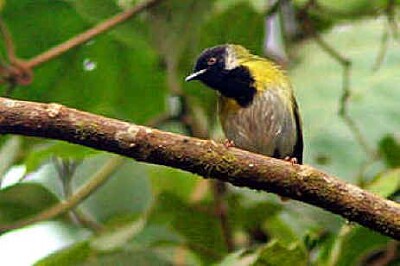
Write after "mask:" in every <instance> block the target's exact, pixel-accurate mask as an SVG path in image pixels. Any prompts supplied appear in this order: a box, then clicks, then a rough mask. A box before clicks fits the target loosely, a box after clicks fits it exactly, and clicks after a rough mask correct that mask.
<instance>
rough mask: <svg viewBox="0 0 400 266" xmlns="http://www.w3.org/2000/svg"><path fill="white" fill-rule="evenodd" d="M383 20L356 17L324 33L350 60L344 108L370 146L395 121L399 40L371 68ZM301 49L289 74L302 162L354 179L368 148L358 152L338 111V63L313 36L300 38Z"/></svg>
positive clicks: (395, 129) (394, 127) (392, 127)
mask: <svg viewBox="0 0 400 266" xmlns="http://www.w3.org/2000/svg"><path fill="white" fill-rule="evenodd" d="M383 25H384V24H383V23H380V20H371V21H360V22H358V23H353V24H346V25H341V26H337V27H335V28H334V29H332V31H331V32H329V33H327V34H325V35H323V38H325V40H326V41H327V42H328V43H329V44H331V45H332V46H333V47H334V48H335V49H336V50H337V51H339V52H340V53H342V54H343V55H344V56H346V57H348V58H349V59H350V60H351V61H352V63H353V64H352V66H353V68H352V72H351V76H350V78H351V87H350V89H351V97H350V99H349V110H348V112H349V115H350V116H351V117H352V118H353V119H354V121H355V123H356V125H357V126H358V127H359V128H360V130H361V132H362V134H363V136H364V137H365V138H366V140H367V144H368V145H369V146H370V147H372V148H375V147H376V143H377V142H378V141H379V140H380V139H382V138H383V136H386V135H387V134H388V133H389V134H390V133H395V132H398V128H399V127H400V120H399V119H398V102H397V100H396V99H398V98H399V97H400V95H399V90H397V87H398V84H399V82H400V78H399V75H397V74H396V73H397V71H398V61H399V60H400V56H399V54H400V53H399V48H398V46H392V45H389V49H388V51H387V55H386V57H385V58H386V60H385V61H384V62H383V65H382V67H381V69H380V70H379V71H377V72H372V67H373V65H374V63H375V60H376V56H377V52H378V50H377V49H378V47H379V45H380V39H381V34H382V30H383ZM300 55H301V62H300V63H299V64H298V65H297V66H296V67H295V68H294V69H293V70H292V71H290V74H291V77H292V79H293V84H294V86H295V87H296V92H297V96H298V102H299V105H300V109H301V114H302V117H303V122H304V123H303V125H304V135H305V162H306V163H309V164H312V165H315V166H317V167H320V168H323V169H325V170H327V171H329V172H330V173H332V174H336V175H338V176H340V177H342V178H344V179H346V180H348V181H355V179H354V178H355V177H356V176H357V175H358V174H359V172H360V168H361V167H362V164H363V163H365V161H366V160H367V156H370V154H366V153H364V152H363V149H362V148H361V146H360V145H359V143H358V142H357V141H356V139H355V136H354V134H353V133H352V132H351V131H350V129H349V128H348V127H347V126H346V124H345V123H344V122H343V120H342V119H341V118H340V117H339V116H338V109H339V102H340V98H341V94H342V71H343V70H342V67H341V66H340V65H339V64H338V63H337V62H336V61H334V60H333V59H332V57H331V56H330V55H328V54H327V53H326V52H324V51H323V50H322V49H321V48H320V47H318V46H317V45H316V44H315V43H313V42H307V43H305V45H303V47H302V49H301V50H300ZM372 125H375V126H372ZM376 125H379V126H376Z"/></svg>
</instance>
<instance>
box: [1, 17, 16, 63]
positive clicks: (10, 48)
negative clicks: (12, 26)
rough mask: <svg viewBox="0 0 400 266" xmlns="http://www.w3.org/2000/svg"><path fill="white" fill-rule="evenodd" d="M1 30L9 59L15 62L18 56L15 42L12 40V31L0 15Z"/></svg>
mask: <svg viewBox="0 0 400 266" xmlns="http://www.w3.org/2000/svg"><path fill="white" fill-rule="evenodd" d="M0 32H1V35H2V36H3V40H4V45H5V48H6V53H7V57H8V60H9V62H10V63H11V64H12V63H15V62H16V61H17V57H16V55H15V46H14V42H13V40H12V37H11V34H10V31H9V30H8V27H7V25H6V24H5V23H4V20H3V17H1V16H0Z"/></svg>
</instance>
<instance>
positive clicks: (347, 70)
mask: <svg viewBox="0 0 400 266" xmlns="http://www.w3.org/2000/svg"><path fill="white" fill-rule="evenodd" d="M310 8H315V9H317V10H318V9H319V8H320V6H319V4H318V2H317V1H316V0H310V1H308V2H307V4H306V5H305V6H304V7H303V8H302V10H300V11H299V16H300V18H302V19H303V20H304V25H303V27H304V31H305V32H307V33H308V34H309V35H310V36H311V37H312V38H313V39H314V40H315V42H316V43H317V44H318V45H319V46H320V47H321V49H322V50H324V51H325V52H326V53H327V54H328V55H329V56H331V57H332V58H333V59H334V60H335V61H337V62H338V63H339V64H340V65H341V66H342V68H343V82H342V96H341V97H340V101H339V115H340V117H342V119H343V121H344V122H345V123H346V125H347V127H348V128H349V129H350V132H352V134H353V135H354V138H355V139H356V141H357V142H358V143H359V145H360V147H361V148H362V149H363V150H364V152H365V154H366V155H367V157H368V158H369V159H370V160H373V159H374V158H375V157H376V152H375V151H374V150H373V149H372V148H371V147H370V146H369V144H368V142H367V140H366V138H365V137H364V135H363V134H362V132H361V130H360V128H359V127H358V126H357V124H356V122H355V121H354V119H353V118H352V117H351V116H350V114H349V112H348V105H349V99H350V96H351V90H350V78H351V64H352V62H351V61H350V60H349V59H347V58H346V57H344V56H343V55H341V54H340V53H339V52H338V51H336V50H335V49H334V48H333V47H331V46H330V45H329V44H328V43H326V42H325V41H324V39H323V38H322V37H321V36H320V35H319V33H318V32H317V31H316V30H315V28H314V25H313V22H312V21H311V19H310V17H309V15H308V11H309V9H310ZM362 181H363V180H360V184H362V183H363V182H362Z"/></svg>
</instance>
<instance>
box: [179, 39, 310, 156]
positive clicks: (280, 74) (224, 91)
mask: <svg viewBox="0 0 400 266" xmlns="http://www.w3.org/2000/svg"><path fill="white" fill-rule="evenodd" d="M185 80H186V81H191V80H200V81H201V82H202V83H204V84H205V85H207V86H208V87H210V88H211V89H214V90H216V91H218V93H219V100H218V109H219V118H220V122H221V124H222V129H223V131H224V133H225V136H226V138H227V139H228V141H233V143H234V145H235V146H236V147H238V148H242V149H245V150H248V151H251V152H256V153H260V154H264V155H267V156H271V157H274V158H278V159H285V160H290V161H292V162H296V163H299V164H301V163H302V161H303V135H302V129H301V119H300V115H299V108H298V105H297V102H296V99H295V97H294V94H293V90H292V85H291V84H290V81H289V79H288V77H287V76H286V74H285V73H284V71H282V70H281V69H280V68H279V66H277V65H275V64H274V63H273V62H271V61H269V60H267V59H265V58H262V57H259V56H256V55H253V54H251V53H250V52H249V51H248V50H247V49H246V48H244V47H243V46H241V45H235V44H225V45H219V46H215V47H212V48H208V49H206V50H204V51H203V52H202V53H201V55H200V56H199V57H198V59H197V62H196V65H195V67H194V71H193V73H192V74H190V75H189V76H187V77H186V79H185Z"/></svg>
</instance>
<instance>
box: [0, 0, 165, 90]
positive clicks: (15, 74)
mask: <svg viewBox="0 0 400 266" xmlns="http://www.w3.org/2000/svg"><path fill="white" fill-rule="evenodd" d="M161 1H162V0H148V1H142V2H140V3H138V4H137V5H136V6H134V7H132V8H130V9H127V10H126V11H123V12H121V13H119V14H117V15H115V16H114V17H112V18H110V19H107V20H105V21H103V22H101V23H99V24H97V25H96V26H94V27H93V28H91V29H89V30H87V31H85V32H83V33H81V34H78V35H77V36H75V37H73V38H71V39H69V40H67V41H66V42H64V43H62V44H60V45H57V46H55V47H53V48H51V49H49V50H47V51H45V52H44V53H42V54H39V55H37V56H36V57H34V58H32V59H30V60H27V61H23V60H19V59H18V58H17V57H16V55H15V51H14V45H13V42H12V38H11V35H10V34H9V32H8V29H7V27H6V25H5V24H4V22H3V21H2V20H1V19H0V30H1V32H2V35H3V39H4V42H5V45H6V49H7V53H8V57H9V61H10V66H7V67H4V66H3V67H2V68H3V69H2V70H1V72H0V75H1V76H2V79H1V80H0V83H4V82H8V83H9V84H11V86H12V87H10V88H9V89H8V90H7V91H6V94H9V93H10V92H11V91H10V90H12V89H13V88H14V87H15V86H16V85H28V84H30V83H31V81H32V77H33V74H32V68H34V67H36V66H38V65H41V64H43V63H45V62H47V61H50V60H52V59H54V58H57V57H59V56H60V55H62V54H64V53H65V52H67V51H69V50H71V49H72V48H75V47H76V46H79V45H81V44H84V43H85V42H87V41H89V40H90V39H92V38H94V37H96V36H98V35H100V34H102V33H104V32H106V31H108V30H110V29H112V28H114V27H115V26H117V25H119V24H121V23H123V22H125V21H126V20H128V19H129V18H131V17H133V16H134V15H137V14H138V13H140V12H142V11H144V10H146V9H148V8H151V7H153V6H155V5H156V4H158V3H160V2H161Z"/></svg>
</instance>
